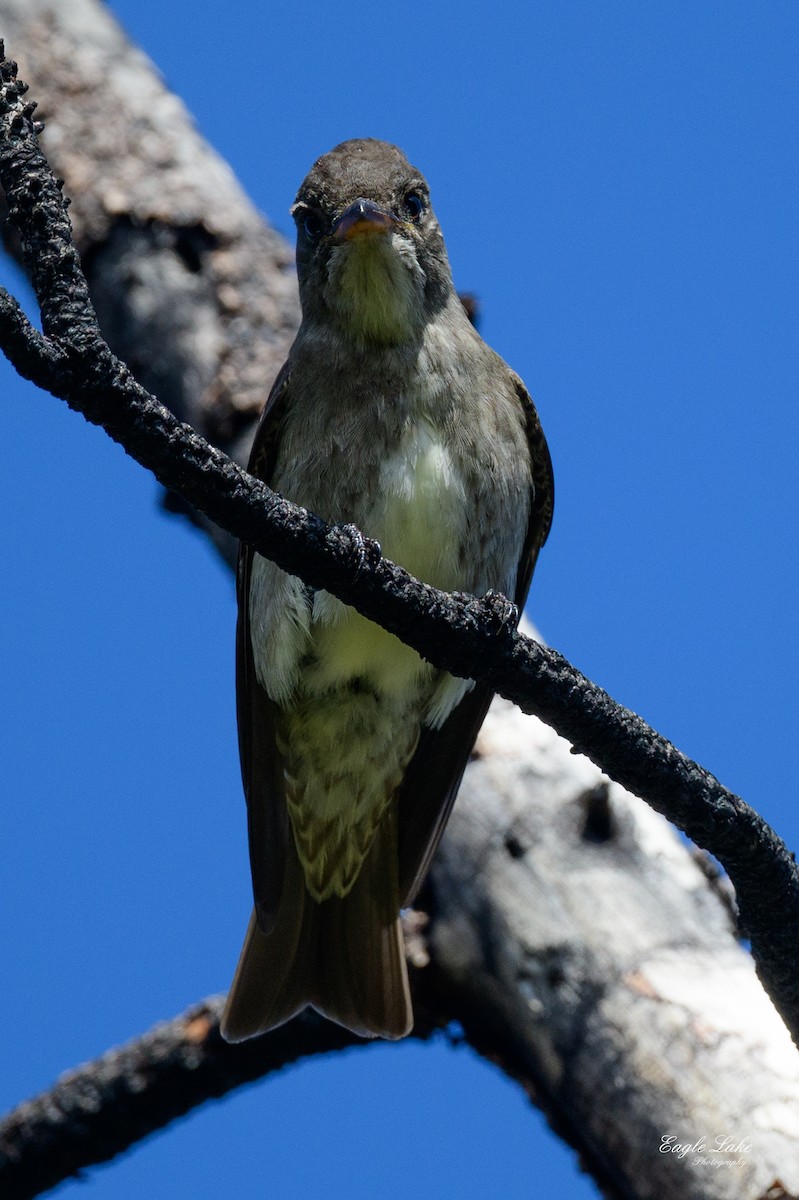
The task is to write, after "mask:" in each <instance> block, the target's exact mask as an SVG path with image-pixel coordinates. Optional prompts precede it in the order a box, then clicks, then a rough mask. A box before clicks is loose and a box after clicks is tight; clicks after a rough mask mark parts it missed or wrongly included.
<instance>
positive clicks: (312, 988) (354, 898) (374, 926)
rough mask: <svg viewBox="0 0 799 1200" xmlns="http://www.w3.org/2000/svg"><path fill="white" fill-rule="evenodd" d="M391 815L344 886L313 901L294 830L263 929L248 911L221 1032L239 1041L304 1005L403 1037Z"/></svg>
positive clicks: (348, 1023)
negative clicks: (272, 914) (341, 893)
mask: <svg viewBox="0 0 799 1200" xmlns="http://www.w3.org/2000/svg"><path fill="white" fill-rule="evenodd" d="M392 825H393V823H392V822H391V821H390V820H389V821H385V820H384V821H383V822H381V826H380V827H379V828H378V831H377V833H376V835H375V839H374V842H373V843H372V846H371V848H370V850H369V853H368V855H367V857H366V859H365V861H364V864H363V866H362V868H361V871H360V874H359V875H358V878H357V880H356V881H355V884H354V885H353V887H352V889H351V891H350V892H349V893H348V894H347V896H345V897H344V899H339V898H338V897H333V898H332V899H330V900H325V901H323V902H322V903H317V902H316V901H315V900H313V899H312V898H311V896H310V895H309V894H308V890H307V888H306V886H305V877H304V874H303V870H302V867H301V865H300V862H299V859H298V857H297V852H296V849H295V846H294V839H293V838H292V837H290V838H289V839H288V841H289V846H288V851H287V855H286V864H285V872H284V877H283V893H282V896H281V900H280V906H279V910H278V914H277V920H276V922H275V926H274V928H273V929H272V931H271V933H269V934H268V935H264V934H263V933H262V932H261V930H260V929H259V928H258V925H257V922H256V919H255V914H253V916H252V917H251V918H250V924H249V927H248V929H247V936H246V938H245V940H244V948H243V949H242V952H241V957H240V958H239V965H238V967H237V968H236V974H235V977H234V979H233V984H232V986H231V989H230V993H229V995H228V999H227V1004H226V1006H225V1012H224V1015H223V1017H222V1036H223V1037H224V1038H225V1039H226V1040H227V1041H229V1042H242V1041H244V1040H245V1039H246V1038H249V1037H254V1036H255V1035H256V1034H259V1033H265V1032H266V1031H267V1030H268V1029H273V1028H274V1027H275V1026H276V1025H282V1024H283V1022H284V1021H288V1020H289V1019H290V1018H291V1017H293V1016H294V1015H295V1014H296V1013H298V1012H300V1011H301V1010H302V1009H304V1008H306V1007H307V1006H308V1005H310V1006H311V1007H312V1008H315V1009H316V1010H317V1012H320V1013H322V1014H323V1015H324V1016H326V1017H329V1018H330V1020H331V1021H337V1022H338V1024H339V1025H343V1026H345V1028H347V1029H351V1030H352V1031H353V1032H354V1033H357V1034H360V1035H361V1036H362V1037H384V1038H391V1039H396V1038H401V1037H404V1036H405V1035H406V1034H407V1033H409V1032H410V1030H411V1028H412V1026H413V1010H412V1008H411V1000H410V991H409V988H408V973H407V969H406V966H405V953H404V945H403V940H402V928H401V926H400V922H399V918H398V909H399V900H398V888H397V847H396V838H395V836H394V829H393V828H392Z"/></svg>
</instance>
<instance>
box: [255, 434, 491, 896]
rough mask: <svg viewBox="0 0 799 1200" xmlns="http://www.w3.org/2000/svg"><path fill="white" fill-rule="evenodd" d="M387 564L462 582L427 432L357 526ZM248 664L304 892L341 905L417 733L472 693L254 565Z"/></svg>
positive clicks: (434, 579)
mask: <svg viewBox="0 0 799 1200" xmlns="http://www.w3.org/2000/svg"><path fill="white" fill-rule="evenodd" d="M360 524H361V526H362V528H363V532H364V533H366V534H367V535H368V536H370V537H374V538H376V539H377V540H378V541H379V542H380V544H381V547H382V550H383V553H384V555H386V556H387V557H388V558H391V559H392V560H393V561H395V562H398V563H399V564H401V565H402V566H404V567H405V568H406V569H407V570H409V571H410V572H411V573H412V574H414V575H416V576H417V577H419V578H421V579H423V580H425V581H426V582H429V583H431V584H433V585H434V586H437V587H440V588H443V589H445V590H452V589H454V588H457V587H459V586H463V581H462V580H461V579H460V578H459V563H460V562H461V560H462V553H461V551H462V543H463V539H464V537H465V534H466V499H465V489H464V485H463V481H462V479H461V477H460V475H459V473H458V472H457V470H455V468H454V466H453V463H452V459H451V457H450V455H449V454H448V452H447V451H446V449H445V447H444V446H443V445H442V443H441V442H440V441H439V440H438V439H437V438H436V436H435V434H434V432H433V431H432V429H431V428H430V427H429V426H427V425H421V426H420V427H419V428H417V429H416V430H415V432H414V434H413V435H412V437H410V438H409V439H408V442H406V444H405V445H403V446H402V447H401V448H400V449H399V450H398V452H397V453H396V454H395V455H393V456H391V457H390V458H389V459H387V461H386V462H385V463H384V464H383V466H382V468H381V472H380V487H379V489H378V495H377V496H376V497H375V498H374V500H373V501H372V503H371V504H370V505H367V506H366V507H365V509H364V512H363V515H362V516H360ZM250 616H251V629H252V641H253V654H254V658H255V664H256V671H257V673H258V677H259V680H260V682H261V684H262V686H263V687H265V689H266V691H267V692H268V693H269V695H270V696H271V697H272V699H273V700H275V701H276V703H277V704H278V705H279V706H280V709H281V710H282V712H281V714H280V716H279V717H278V720H277V736H278V745H279V748H280V751H281V754H282V755H283V759H284V764H285V778H286V784H287V788H286V798H287V802H288V806H289V813H290V815H291V821H292V825H293V828H294V835H295V840H296V843H297V848H298V852H299V854H300V859H301V861H302V863H303V866H304V870H305V873H306V882H307V884H308V887H309V888H310V890H311V893H312V894H313V895H314V896H315V897H316V898H317V899H320V900H321V899H324V898H326V897H327V896H329V895H345V894H346V892H347V891H348V890H349V888H350V887H351V886H352V882H353V880H354V879H355V878H356V876H357V873H358V871H359V869H360V864H361V862H362V860H363V856H364V855H365V854H366V853H367V851H368V848H369V845H370V844H371V840H372V837H373V834H374V830H375V828H376V827H377V824H378V822H379V821H380V819H381V817H382V814H383V813H384V811H385V809H386V806H387V804H388V803H389V801H390V799H391V796H392V795H393V793H394V792H395V790H396V788H397V787H398V786H399V784H400V782H401V780H402V776H403V774H404V772H405V769H406V767H407V764H408V762H409V761H410V758H411V756H412V754H413V752H414V750H415V748H416V744H417V742H418V739H419V735H420V732H421V729H422V727H423V726H425V725H426V726H430V727H433V728H438V727H440V725H441V724H442V723H443V722H444V721H445V720H446V718H447V716H449V714H450V712H451V711H452V709H453V708H454V707H455V706H456V704H457V703H458V702H459V701H460V700H461V699H462V697H463V695H464V694H465V692H466V691H467V690H468V689H469V687H470V686H471V684H470V682H469V681H467V680H462V679H455V678H453V677H452V676H451V675H448V674H446V673H444V672H441V671H437V670H436V669H434V668H433V667H431V666H430V665H429V664H428V663H426V662H424V661H423V660H422V659H421V658H420V657H419V655H418V654H417V653H416V652H415V651H414V650H412V649H411V648H410V647H408V646H406V645H404V644H403V643H402V642H401V641H400V640H399V639H398V638H396V637H394V636H393V634H390V633H387V632H386V631H385V630H383V629H381V628H380V627H379V626H378V625H375V624H374V623H373V622H371V621H369V620H367V619H366V618H365V617H362V616H360V614H359V613H357V612H356V611H355V610H354V609H352V608H349V607H348V606H346V605H344V604H342V603H341V601H339V600H337V599H336V598H335V597H333V596H331V595H330V594H329V593H327V592H324V591H322V592H317V593H316V594H315V595H314V596H313V600H312V601H311V602H310V603H309V598H308V593H307V591H306V589H305V588H304V587H303V585H302V584H301V583H300V582H299V580H297V579H295V578H293V577H292V576H289V575H286V574H285V572H282V571H280V570H279V569H278V568H276V567H274V566H273V565H272V564H271V563H269V562H267V560H265V559H263V558H261V557H260V556H256V557H255V559H254V561H253V570H252V583H251V592H250Z"/></svg>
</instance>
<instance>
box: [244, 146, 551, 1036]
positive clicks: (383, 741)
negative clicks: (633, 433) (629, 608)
mask: <svg viewBox="0 0 799 1200" xmlns="http://www.w3.org/2000/svg"><path fill="white" fill-rule="evenodd" d="M292 212H293V215H294V218H295V221H296V224H297V266H298V273H299V282H300V296H301V300H302V313H303V319H302V325H301V327H300V330H299V333H298V334H297V339H296V341H295V342H294V345H293V347H292V349H291V351H290V354H289V357H288V361H287V362H286V364H285V366H284V367H283V370H282V371H281V373H280V375H279V377H278V379H277V381H276V383H275V385H274V387H273V389H272V392H271V395H270V397H269V400H268V402H267V405H266V409H265V411H264V416H263V419H262V422H261V425H260V428H259V431H258V434H257V436H256V440H255V445H254V447H253V452H252V458H251V462H250V469H251V471H252V472H253V473H254V474H256V475H258V476H259V477H260V478H261V479H263V480H265V481H266V482H267V483H268V484H269V485H270V486H271V487H273V488H275V489H276V490H277V491H280V492H282V493H283V494H285V495H286V496H287V497H289V498H290V499H291V500H294V501H296V502H297V503H299V504H302V505H304V506H305V507H307V508H309V509H312V510H313V511H314V512H316V513H318V514H319V515H320V516H322V517H324V518H325V520H327V521H329V522H338V523H345V522H354V523H355V524H356V525H358V526H359V528H360V529H361V530H362V531H363V532H364V533H365V534H366V535H367V536H369V537H372V538H376V539H377V540H378V541H379V542H380V544H381V546H382V549H383V553H384V554H385V555H386V556H387V557H389V558H391V559H393V560H394V561H395V562H398V563H401V564H402V565H403V566H404V567H406V568H407V569H408V570H409V571H410V572H411V573H412V574H414V575H416V576H418V577H420V578H422V579H424V580H425V581H426V582H428V583H431V584H433V585H435V586H437V587H439V588H443V589H445V590H450V591H451V590H458V591H466V592H472V593H475V594H478V595H479V594H482V593H485V592H486V591H488V590H489V588H493V589H495V590H498V591H502V592H504V593H505V594H506V595H508V596H510V597H512V598H513V599H514V600H515V601H516V603H517V604H518V605H519V606H521V605H522V604H523V602H524V598H525V596H526V594H527V589H528V587H529V583H530V577H531V575H532V570H533V566H534V563H535V558H536V555H537V553H538V550H539V549H540V547H541V546H542V545H543V543H544V541H545V539H546V536H547V533H548V532H549V525H550V521H551V516H552V499H553V488H552V471H551V466H550V461H549V454H548V451H547V447H546V442H545V440H544V436H543V434H542V432H541V427H540V425H539V423H538V418H537V416H536V412H535V409H534V407H533V404H532V402H531V400H530V398H529V396H528V394H527V392H526V390H525V388H524V385H523V384H522V382H521V380H520V379H519V378H518V377H517V376H516V375H514V373H513V372H512V371H511V370H510V369H509V367H507V366H506V364H505V363H504V362H503V361H502V360H501V359H500V358H499V357H498V356H497V355H496V354H495V353H494V352H493V351H492V350H491V349H489V347H488V346H486V344H485V343H484V342H483V341H482V340H481V338H480V337H479V336H478V334H477V333H476V331H475V330H474V328H473V327H472V325H471V324H470V323H469V320H468V318H467V317H466V314H465V313H464V311H463V307H462V305H461V304H460V302H459V300H458V297H457V295H456V293H455V289H454V287H453V284H452V277H451V273H450V268H449V263H448V260H447V254H446V250H445V248H444V242H443V239H442V236H441V231H440V229H439V226H438V222H437V221H436V218H435V216H434V214H433V210H432V208H431V206H430V197H429V191H428V188H427V184H426V183H425V180H424V179H423V177H422V176H421V175H420V174H419V172H418V171H417V170H416V169H415V168H414V167H412V166H411V165H410V164H409V163H408V161H407V159H406V158H405V156H404V155H403V154H402V153H401V151H399V150H398V149H397V148H396V147H395V146H390V145H388V144H386V143H385V142H379V141H375V140H373V139H359V140H353V141H349V142H344V143H343V144H342V145H340V146H337V147H336V148H335V149H334V150H331V152H330V153H329V154H326V155H325V156H324V157H323V158H320V159H319V160H318V162H316V163H315V164H314V166H313V167H312V169H311V171H310V172H309V174H308V176H307V178H306V179H305V181H304V182H303V184H302V186H301V188H300V190H299V192H298V194H297V199H296V202H295V204H294V207H293V209H292ZM238 587H239V622H238V630H237V688H238V712H239V742H240V750H241V763H242V774H243V779H244V790H245V793H246V797H247V806H248V818H249V840H250V862H251V868H252V878H253V891H254V896H255V908H254V912H253V916H252V919H251V921H250V926H249V929H248V932H247V938H246V941H245V943H244V949H243V950H242V954H241V958H240V961H239V965H238V969H237V971H236V976H235V979H234V981H233V986H232V988H231V991H230V996H229V997H228V1003H227V1008H226V1010H225V1015H224V1018H223V1022H222V1031H223V1034H224V1036H225V1037H226V1038H227V1039H228V1040H229V1041H240V1040H242V1039H244V1038H247V1037H251V1036H253V1035H255V1034H257V1033H261V1032H263V1031H265V1030H267V1029H271V1028H272V1027H273V1026H275V1025H279V1024H280V1023H281V1022H283V1021H286V1020H288V1018H289V1017H291V1016H293V1015H294V1014H295V1013H296V1012H299V1011H300V1010H301V1009H303V1008H305V1007H306V1006H308V1005H311V1006H313V1007H314V1008H316V1009H317V1010H318V1011H319V1012H321V1013H324V1014H325V1015H326V1016H328V1017H330V1018H331V1019H332V1020H334V1021H338V1022H339V1023H340V1024H342V1025H345V1026H347V1027H348V1028H350V1029H352V1030H354V1031H355V1032H356V1033H360V1034H363V1035H364V1036H367V1037H369V1036H382V1037H388V1038H398V1037H402V1036H404V1035H405V1034H406V1033H408V1032H409V1030H410V1029H411V1026H412V1024H413V1013H412V1009H411V1003H410V996H409V991H408V980H407V972H406V969H405V959H404V953H403V943H402V932H401V929H400V925H399V920H398V914H399V910H400V907H403V906H405V905H408V904H410V902H411V901H412V900H413V897H414V895H415V894H416V892H417V890H418V888H419V886H420V884H421V882H422V880H423V878H424V876H425V873H426V872H427V869H428V867H429V865H430V860H431V858H432V855H433V853H434V851H435V848H436V846H437V844H438V841H439V839H440V837H441V834H442V832H443V829H444V826H445V824H446V821H447V817H448V815H449V812H450V809H451V806H452V802H453V800H454V797H455V793H456V791H457V789H458V785H459V783H460V780H461V776H462V774H463V770H464V767H465V764H466V760H467V758H468V755H469V752H470V750H471V747H472V745H473V743H474V739H475V737H476V735H477V731H478V729H479V727H480V724H481V722H482V720H483V717H484V716H485V712H486V709H487V707H488V704H489V701H490V699H491V695H490V692H489V691H488V690H487V689H486V688H485V687H483V686H482V685H478V686H476V687H475V686H473V685H471V684H470V683H469V682H467V681H464V680H458V679H455V678H453V677H452V676H450V675H447V674H445V673H444V672H441V671H437V670H435V669H434V668H432V667H431V666H430V665H429V664H427V663H425V662H423V661H422V659H421V658H419V656H418V655H417V654H416V653H415V652H414V651H413V650H411V649H409V648H408V647H407V646H404V645H403V644H402V643H401V642H399V641H398V640H397V639H396V638H395V637H393V636H392V635H391V634H389V633H386V632H384V631H383V630H381V629H379V628H378V627H377V626H376V625H374V624H373V623H371V622H369V621H367V620H366V619H365V618H363V617H361V616H359V615H358V614H357V613H356V612H354V610H352V609H350V608H347V607H345V606H344V605H343V604H341V603H340V602H339V601H338V600H336V599H335V598H334V597H332V596H330V595H329V594H327V593H326V592H314V591H312V590H311V589H310V588H308V587H306V586H305V585H304V584H303V583H302V582H301V581H300V580H299V579H297V578H295V577H293V576H289V575H287V574H286V573H285V572H283V571H281V570H280V569H279V568H278V567H276V566H274V565H273V564H272V563H270V562H268V561H267V560H266V559H263V558H262V557H261V556H260V555H257V554H253V553H252V552H251V551H250V550H249V549H248V548H247V547H246V546H245V547H242V551H241V556H240V561H239V581H238Z"/></svg>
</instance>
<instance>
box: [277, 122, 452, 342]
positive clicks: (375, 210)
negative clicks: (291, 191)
mask: <svg viewBox="0 0 799 1200" xmlns="http://www.w3.org/2000/svg"><path fill="white" fill-rule="evenodd" d="M291 212H292V216H293V217H294V220H295V222H296V225H297V271H298V274H299V281H300V298H301V300H302V309H303V316H304V317H305V319H306V320H311V321H313V320H327V321H330V320H332V321H333V322H334V323H335V325H336V326H337V327H338V328H339V329H340V330H341V332H342V333H343V334H344V335H346V336H349V337H351V338H353V339H354V340H356V341H360V342H373V343H374V342H376V343H381V344H383V345H392V344H393V345H396V344H399V343H401V342H407V341H412V340H415V339H416V338H417V337H418V336H419V334H420V332H421V330H422V328H423V327H424V325H425V324H426V323H427V322H428V321H429V320H430V319H431V318H432V317H433V316H434V314H435V313H436V312H437V311H438V310H439V309H440V308H441V307H442V306H443V305H444V304H446V303H447V300H448V299H449V298H450V296H451V295H452V294H453V285H452V275H451V272H450V267H449V262H448V259H447V252H446V249H445V247H444V240H443V238H442V236H441V230H440V228H439V225H438V221H437V220H436V217H435V214H434V212H433V209H432V207H431V205H430V192H429V189H428V186H427V183H426V181H425V179H424V176H423V175H421V173H420V172H419V171H417V170H416V168H415V167H412V166H411V164H410V163H409V162H408V160H407V159H406V157H405V155H404V154H403V153H402V151H401V150H398V149H397V147H396V146H392V145H389V143H387V142H381V141H377V140H376V139H375V138H355V139H353V140H352V141H348V142H342V143H341V145H339V146H336V147H335V148H334V149H333V150H331V151H330V152H329V154H325V155H323V157H322V158H320V159H318V160H317V161H316V162H315V163H314V165H313V167H312V168H311V170H310V171H309V172H308V175H307V176H306V178H305V179H304V180H303V183H302V185H301V187H300V190H299V192H298V193H297V198H296V200H295V202H294V205H293V206H292V210H291Z"/></svg>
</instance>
